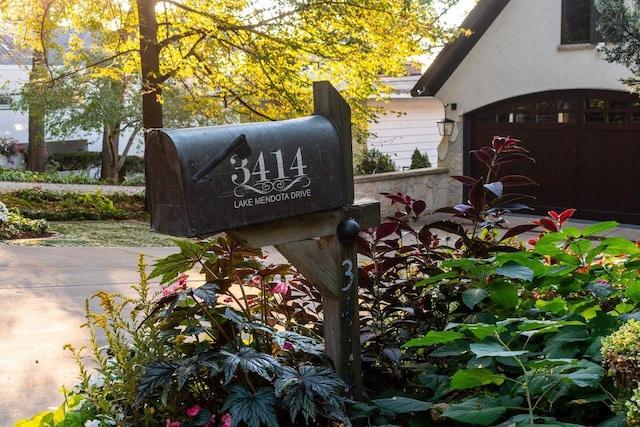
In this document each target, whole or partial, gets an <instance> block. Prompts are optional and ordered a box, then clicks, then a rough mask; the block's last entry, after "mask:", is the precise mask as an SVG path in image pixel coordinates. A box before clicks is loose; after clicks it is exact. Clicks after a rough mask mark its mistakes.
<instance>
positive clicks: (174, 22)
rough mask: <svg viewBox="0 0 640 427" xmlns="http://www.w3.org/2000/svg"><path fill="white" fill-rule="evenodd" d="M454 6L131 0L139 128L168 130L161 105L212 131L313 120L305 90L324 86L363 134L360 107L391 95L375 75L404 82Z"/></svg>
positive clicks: (328, 0)
mask: <svg viewBox="0 0 640 427" xmlns="http://www.w3.org/2000/svg"><path fill="white" fill-rule="evenodd" d="M452 3H455V1H448V2H440V3H438V2H433V1H416V0H401V1H400V0H360V1H357V2H355V1H354V2H350V1H343V0H305V1H300V0H277V1H270V2H264V1H262V2H251V1H236V0H221V1H216V2H212V1H208V0H182V1H174V0H137V2H136V4H137V7H138V14H139V23H140V57H141V72H142V85H143V86H142V87H143V91H142V92H143V116H144V119H143V120H144V124H143V125H144V127H145V128H147V129H149V128H155V127H162V126H165V125H166V124H167V123H165V122H166V117H167V115H165V114H164V111H163V106H164V105H163V102H164V100H165V99H174V100H175V103H173V104H174V105H179V106H180V108H181V110H182V111H186V112H187V113H190V114H194V115H196V114H197V115H199V116H204V117H209V118H210V121H211V122H212V123H224V122H227V121H230V120H231V121H237V120H239V119H245V120H252V121H257V120H278V119H285V118H291V117H297V116H301V115H305V114H308V113H309V111H310V106H311V105H312V99H311V97H312V95H311V93H312V92H311V87H312V84H311V83H312V81H313V80H329V81H331V82H332V83H333V84H334V85H336V86H337V87H338V88H339V90H340V91H341V93H342V94H343V96H344V97H345V98H346V99H347V101H348V102H349V103H350V105H351V107H352V109H353V117H354V121H355V124H356V125H357V128H358V129H364V128H365V127H366V121H367V120H368V119H369V118H370V116H371V111H368V110H367V108H366V106H365V105H364V103H363V102H362V101H363V100H366V99H368V98H369V97H371V96H378V95H381V94H384V93H387V92H388V91H389V90H390V88H388V87H386V86H385V85H383V84H382V83H381V81H380V76H381V75H389V76H397V75H401V74H403V73H404V70H405V69H404V64H405V62H406V61H407V60H408V59H409V58H411V57H413V56H416V55H419V54H425V53H426V52H428V51H429V50H430V49H432V48H433V47H434V46H435V45H436V44H437V43H438V42H442V40H443V38H444V37H445V36H446V35H447V32H446V30H445V29H444V28H442V27H441V26H440V25H439V18H440V16H441V13H442V11H443V10H445V9H446V8H447V7H449V6H450V5H451V4H452ZM437 5H440V8H438V7H437ZM179 89H180V90H181V91H180V94H181V95H176V93H175V92H176V91H177V90H179Z"/></svg>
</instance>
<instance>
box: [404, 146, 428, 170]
mask: <svg viewBox="0 0 640 427" xmlns="http://www.w3.org/2000/svg"><path fill="white" fill-rule="evenodd" d="M430 167H431V162H430V161H429V156H428V155H427V154H426V153H425V154H422V153H421V152H420V150H418V149H417V148H416V149H415V150H414V151H413V154H412V155H411V166H409V168H410V169H422V168H430Z"/></svg>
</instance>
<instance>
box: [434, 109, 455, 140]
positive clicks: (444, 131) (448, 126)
mask: <svg viewBox="0 0 640 427" xmlns="http://www.w3.org/2000/svg"><path fill="white" fill-rule="evenodd" d="M449 106H450V107H451V111H455V110H456V108H458V104H444V118H443V119H440V120H438V121H437V122H436V123H437V124H438V133H440V136H451V134H453V125H454V124H455V122H454V121H453V120H451V119H449V118H447V107H449Z"/></svg>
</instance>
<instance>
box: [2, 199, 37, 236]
mask: <svg viewBox="0 0 640 427" xmlns="http://www.w3.org/2000/svg"><path fill="white" fill-rule="evenodd" d="M48 231H49V224H48V223H47V221H45V220H42V219H36V220H33V219H29V218H24V217H23V216H22V215H20V214H19V213H17V212H15V211H14V210H13V209H7V207H6V206H5V204H4V203H2V202H0V240H10V239H17V238H28V237H39V236H44V235H46V234H47V232H48Z"/></svg>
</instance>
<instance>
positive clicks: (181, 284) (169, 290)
mask: <svg viewBox="0 0 640 427" xmlns="http://www.w3.org/2000/svg"><path fill="white" fill-rule="evenodd" d="M187 277H189V276H187V275H186V274H184V273H182V274H180V278H179V279H178V283H174V284H173V285H171V286H162V295H163V296H167V295H171V294H175V293H178V292H182V291H184V290H186V289H187Z"/></svg>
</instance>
